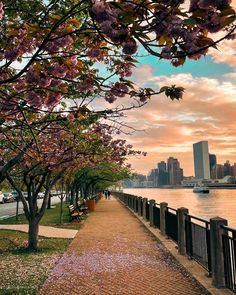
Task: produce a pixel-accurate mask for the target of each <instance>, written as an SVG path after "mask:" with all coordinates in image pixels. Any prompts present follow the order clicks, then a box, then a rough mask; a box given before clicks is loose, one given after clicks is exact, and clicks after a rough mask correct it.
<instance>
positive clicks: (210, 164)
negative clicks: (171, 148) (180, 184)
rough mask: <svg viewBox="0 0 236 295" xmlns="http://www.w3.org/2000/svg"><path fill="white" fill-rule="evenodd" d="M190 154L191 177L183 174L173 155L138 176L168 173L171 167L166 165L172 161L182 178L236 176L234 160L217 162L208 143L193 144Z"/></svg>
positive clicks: (180, 165) (216, 156)
mask: <svg viewBox="0 0 236 295" xmlns="http://www.w3.org/2000/svg"><path fill="white" fill-rule="evenodd" d="M192 154H193V161H194V173H193V174H192V175H188V174H186V173H185V171H184V169H183V168H181V167H182V163H181V161H179V159H178V158H176V157H173V155H169V156H168V158H166V159H161V160H160V161H156V162H155V163H152V167H151V169H149V171H148V172H147V173H138V174H140V175H146V176H147V177H150V176H151V177H152V174H153V175H155V174H156V173H157V174H158V173H159V172H158V170H159V171H160V170H162V171H168V172H169V171H170V166H171V165H170V164H168V163H171V162H173V160H174V162H175V161H177V162H176V163H178V164H177V166H178V168H180V169H181V170H182V172H181V173H182V177H190V176H191V177H194V178H196V179H222V178H223V177H224V176H226V175H233V176H236V159H233V161H230V160H226V161H224V162H220V161H218V155H215V154H213V153H212V152H211V150H210V147H209V146H208V141H200V142H196V143H193V145H192ZM195 161H196V163H195ZM199 162H200V163H199ZM231 164H232V165H231ZM227 166H228V169H229V171H228V172H227V173H225V172H224V169H226V167H227ZM228 169H227V170H228ZM156 171H157V172H156ZM168 182H169V184H170V183H171V179H170V175H169V176H168Z"/></svg>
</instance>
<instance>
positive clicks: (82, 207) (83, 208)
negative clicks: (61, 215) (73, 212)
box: [77, 201, 88, 215]
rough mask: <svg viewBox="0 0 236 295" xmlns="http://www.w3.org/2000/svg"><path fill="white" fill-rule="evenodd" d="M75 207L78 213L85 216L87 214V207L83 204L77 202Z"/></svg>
mask: <svg viewBox="0 0 236 295" xmlns="http://www.w3.org/2000/svg"><path fill="white" fill-rule="evenodd" d="M77 206H78V209H79V211H80V212H82V213H83V214H85V215H86V214H87V213H88V207H87V206H85V203H84V202H81V201H78V202H77Z"/></svg>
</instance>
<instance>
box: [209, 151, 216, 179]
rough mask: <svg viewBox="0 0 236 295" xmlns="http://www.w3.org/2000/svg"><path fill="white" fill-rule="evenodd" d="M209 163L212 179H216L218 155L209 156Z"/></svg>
mask: <svg viewBox="0 0 236 295" xmlns="http://www.w3.org/2000/svg"><path fill="white" fill-rule="evenodd" d="M209 162H210V176H211V179H215V166H216V164H217V161H216V155H214V154H209Z"/></svg>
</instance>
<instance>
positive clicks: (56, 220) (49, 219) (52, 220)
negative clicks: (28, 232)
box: [0, 202, 87, 229]
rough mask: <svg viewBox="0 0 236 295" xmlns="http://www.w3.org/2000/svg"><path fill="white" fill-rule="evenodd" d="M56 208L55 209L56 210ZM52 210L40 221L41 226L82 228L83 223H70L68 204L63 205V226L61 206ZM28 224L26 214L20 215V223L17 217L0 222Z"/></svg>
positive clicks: (0, 221) (48, 210)
mask: <svg viewBox="0 0 236 295" xmlns="http://www.w3.org/2000/svg"><path fill="white" fill-rule="evenodd" d="M54 206H55V208H54ZM54 206H53V208H52V209H46V211H45V214H44V216H43V217H42V219H41V220H40V224H41V225H50V226H56V227H62V228H68V229H69V228H71V229H79V228H80V227H81V223H78V222H69V220H70V216H69V213H68V208H67V206H68V204H66V203H65V202H64V203H63V224H60V204H59V203H58V204H56V205H54ZM86 218H87V216H83V217H82V219H86ZM25 223H28V221H27V219H26V217H25V215H24V214H20V215H19V217H18V221H16V217H15V216H13V217H9V218H6V219H3V220H0V224H25Z"/></svg>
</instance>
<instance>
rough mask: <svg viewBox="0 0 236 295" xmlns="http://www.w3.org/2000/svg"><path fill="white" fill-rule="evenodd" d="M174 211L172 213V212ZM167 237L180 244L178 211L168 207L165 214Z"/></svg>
mask: <svg viewBox="0 0 236 295" xmlns="http://www.w3.org/2000/svg"><path fill="white" fill-rule="evenodd" d="M171 211H172V212H171ZM165 222H166V235H167V237H169V238H171V239H172V240H173V241H174V242H175V243H177V244H178V219H177V210H175V209H173V208H170V207H167V211H166V212H165Z"/></svg>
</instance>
